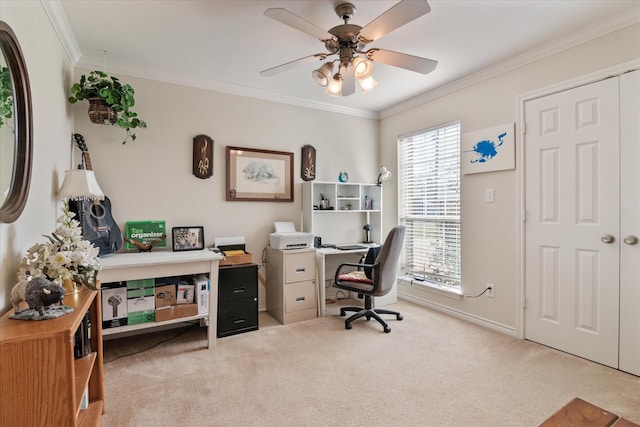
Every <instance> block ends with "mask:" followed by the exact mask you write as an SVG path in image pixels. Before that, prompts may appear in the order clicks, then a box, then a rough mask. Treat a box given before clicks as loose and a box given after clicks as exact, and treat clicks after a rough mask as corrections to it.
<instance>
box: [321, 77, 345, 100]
mask: <svg viewBox="0 0 640 427" xmlns="http://www.w3.org/2000/svg"><path fill="white" fill-rule="evenodd" d="M325 92H326V93H327V94H329V95H331V96H342V75H341V74H340V73H336V74H335V76H333V79H331V82H329V86H327V88H326V89H325Z"/></svg>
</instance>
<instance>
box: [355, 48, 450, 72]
mask: <svg viewBox="0 0 640 427" xmlns="http://www.w3.org/2000/svg"><path fill="white" fill-rule="evenodd" d="M367 57H368V58H369V59H371V60H372V61H377V62H382V63H383V64H387V65H393V66H394V67H400V68H404V69H406V70H411V71H415V72H416V73H422V74H429V73H430V72H432V71H433V70H435V69H436V66H437V65H438V61H434V60H433V59H427V58H421V57H419V56H413V55H409V54H407V53H400V52H394V51H392V50H385V49H369V50H368V51H367Z"/></svg>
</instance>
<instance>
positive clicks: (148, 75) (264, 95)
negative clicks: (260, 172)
mask: <svg viewBox="0 0 640 427" xmlns="http://www.w3.org/2000/svg"><path fill="white" fill-rule="evenodd" d="M76 67H77V68H84V69H88V70H92V69H96V68H104V64H102V63H98V62H97V61H91V60H87V59H85V58H81V59H80V61H79V62H78V63H77V64H76ZM108 68H109V69H108V71H109V72H110V73H115V74H122V75H126V76H131V77H136V78H141V79H147V80H153V81H158V82H163V83H170V84H177V85H181V86H187V87H193V88H197V89H203V90H210V91H215V92H221V93H226V94H230V95H237V96H244V97H246V98H254V99H260V100H263V101H270V102H278V103H281V104H288V105H294V106H297V107H304V108H312V109H315V110H323V111H328V112H332V113H339V114H346V115H350V116H356V117H362V118H365V119H374V120H377V119H378V113H377V112H375V111H369V110H360V109H356V108H347V107H341V106H336V105H332V104H326V103H322V102H315V101H309V100H306V99H301V98H296V97H292V96H286V95H279V94H275V93H273V92H268V91H262V90H259V89H255V88H249V87H246V86H241V85H235V84H231V83H227V82H220V81H211V80H200V79H186V78H185V77H184V76H180V75H176V74H169V73H159V72H157V71H155V70H150V69H142V68H139V67H138V68H136V67H134V66H126V65H125V66H120V67H114V66H111V67H108ZM105 71H107V70H105Z"/></svg>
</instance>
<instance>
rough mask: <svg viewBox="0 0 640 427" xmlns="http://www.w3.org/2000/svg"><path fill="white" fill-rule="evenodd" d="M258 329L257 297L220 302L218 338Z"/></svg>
mask: <svg viewBox="0 0 640 427" xmlns="http://www.w3.org/2000/svg"><path fill="white" fill-rule="evenodd" d="M257 329H258V298H257V297H256V298H245V299H242V300H237V301H220V302H219V303H218V334H217V335H218V338H220V337H225V336H228V335H233V334H239V333H241V332H248V331H255V330H257Z"/></svg>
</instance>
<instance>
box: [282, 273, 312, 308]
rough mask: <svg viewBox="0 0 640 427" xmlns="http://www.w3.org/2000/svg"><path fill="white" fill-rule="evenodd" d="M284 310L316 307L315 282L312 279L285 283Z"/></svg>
mask: <svg viewBox="0 0 640 427" xmlns="http://www.w3.org/2000/svg"><path fill="white" fill-rule="evenodd" d="M284 298H285V301H284V308H285V312H287V313H292V312H294V311H299V310H306V309H309V308H315V307H316V283H315V281H313V280H310V281H307V282H301V283H294V284H290V285H285V297H284Z"/></svg>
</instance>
